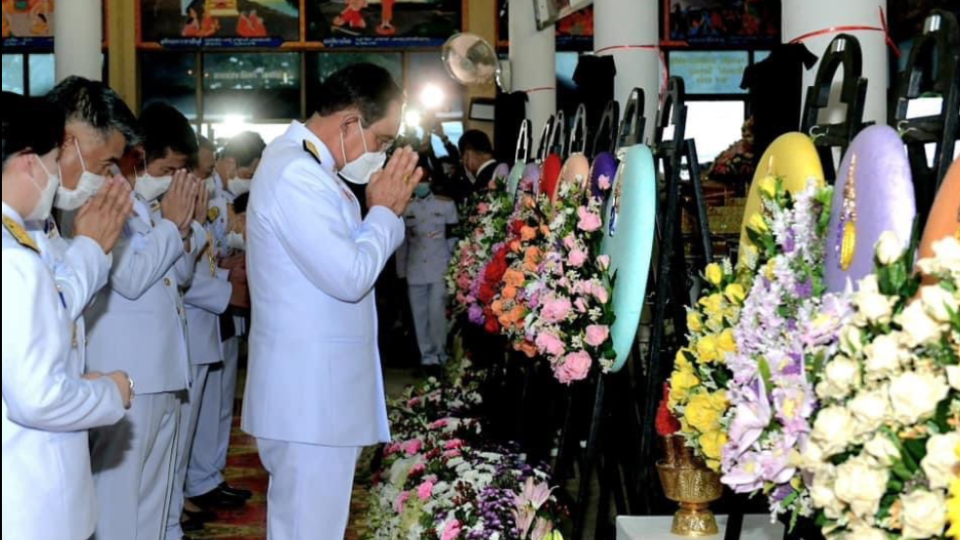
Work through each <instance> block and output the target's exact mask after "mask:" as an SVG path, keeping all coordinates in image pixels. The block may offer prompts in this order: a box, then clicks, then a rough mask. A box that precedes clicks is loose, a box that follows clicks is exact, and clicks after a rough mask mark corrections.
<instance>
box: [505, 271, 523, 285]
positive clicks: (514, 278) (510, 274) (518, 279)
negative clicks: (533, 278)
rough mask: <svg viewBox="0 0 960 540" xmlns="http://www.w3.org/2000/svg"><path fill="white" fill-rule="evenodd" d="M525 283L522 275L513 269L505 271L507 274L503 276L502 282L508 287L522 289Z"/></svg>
mask: <svg viewBox="0 0 960 540" xmlns="http://www.w3.org/2000/svg"><path fill="white" fill-rule="evenodd" d="M525 281H526V279H524V277H523V273H521V272H518V271H516V270H513V269H510V270H507V272H506V273H505V274H503V282H504V283H506V284H507V286H509V287H517V288H519V287H523V284H524V282H525Z"/></svg>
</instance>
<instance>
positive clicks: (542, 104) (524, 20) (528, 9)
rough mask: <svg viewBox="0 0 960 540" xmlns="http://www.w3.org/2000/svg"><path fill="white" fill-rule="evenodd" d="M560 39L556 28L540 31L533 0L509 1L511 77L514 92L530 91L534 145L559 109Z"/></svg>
mask: <svg viewBox="0 0 960 540" xmlns="http://www.w3.org/2000/svg"><path fill="white" fill-rule="evenodd" d="M556 55H557V38H556V30H555V29H554V27H552V26H551V27H550V28H547V29H545V30H543V31H537V20H536V16H535V14H534V6H533V2H532V1H531V0H513V1H511V2H510V77H511V79H512V82H511V87H512V91H514V92H527V96H528V97H529V101H528V103H527V118H529V119H530V121H531V122H533V131H534V134H533V138H534V146H533V148H537V147H538V146H539V144H540V141H539V139H540V133H541V131H542V130H543V124H544V123H545V122H546V121H547V118H549V117H550V115H551V114H555V113H556V112H557V67H556V64H557V60H556Z"/></svg>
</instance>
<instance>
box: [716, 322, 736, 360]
mask: <svg viewBox="0 0 960 540" xmlns="http://www.w3.org/2000/svg"><path fill="white" fill-rule="evenodd" d="M717 349H719V350H720V352H721V353H728V352H729V353H735V352H737V340H736V339H734V337H733V330H731V329H730V328H727V329H726V330H724V331H723V332H722V333H721V334H720V335H719V336H718V337H717ZM720 358H721V359H723V355H722V354H721V355H720Z"/></svg>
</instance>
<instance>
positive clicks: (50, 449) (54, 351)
mask: <svg viewBox="0 0 960 540" xmlns="http://www.w3.org/2000/svg"><path fill="white" fill-rule="evenodd" d="M0 104H2V111H0V123H2V129H0V130H2V140H3V143H2V184H3V195H2V199H3V233H2V235H3V270H2V276H3V360H2V370H3V415H2V417H0V424H2V432H3V459H2V461H3V473H2V474H3V493H4V496H3V515H2V531H3V532H2V535H3V538H11V539H12V538H43V539H47V540H85V539H87V538H89V537H90V535H91V534H92V533H93V531H94V528H95V526H96V523H97V512H98V505H97V499H96V494H95V492H94V489H93V479H92V477H91V474H90V450H89V448H88V446H87V432H86V430H88V429H91V428H95V427H100V426H107V425H111V424H114V423H116V422H117V421H119V420H120V419H121V418H123V414H124V409H125V408H127V407H129V406H130V400H131V398H132V395H133V392H132V387H133V384H132V383H131V381H130V379H129V378H128V377H127V375H126V373H123V372H113V373H110V374H109V375H104V374H100V373H90V374H88V375H86V376H83V375H82V373H83V365H82V364H81V363H80V362H79V361H78V356H77V355H75V354H70V348H71V334H72V320H71V317H70V314H69V313H68V311H67V307H66V305H65V303H64V300H63V297H62V296H61V295H60V294H59V292H58V291H57V286H56V283H55V282H54V279H53V274H52V272H51V269H50V268H49V267H47V266H46V265H45V264H44V261H43V259H41V257H40V255H41V254H40V252H39V247H38V246H37V244H36V243H34V241H33V240H32V239H31V237H30V236H29V234H28V233H27V232H26V230H25V228H24V223H25V220H26V219H30V220H32V221H40V222H42V221H45V220H46V218H47V217H48V216H49V214H50V211H51V207H52V204H53V200H54V197H55V195H56V193H57V188H58V186H59V184H60V181H59V178H58V175H57V173H56V171H57V159H58V157H59V154H60V148H61V146H62V144H63V142H64V117H63V114H62V113H61V112H60V111H59V110H58V109H57V108H56V107H55V106H53V105H52V104H50V103H47V102H44V101H43V100H41V99H39V98H26V97H22V96H19V95H16V94H11V93H8V92H4V93H3V94H2V98H0Z"/></svg>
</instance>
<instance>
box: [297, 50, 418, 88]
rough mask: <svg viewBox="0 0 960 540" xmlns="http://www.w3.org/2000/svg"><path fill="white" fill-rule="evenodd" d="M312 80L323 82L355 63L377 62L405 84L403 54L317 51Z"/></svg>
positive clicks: (399, 81) (400, 82)
mask: <svg viewBox="0 0 960 540" xmlns="http://www.w3.org/2000/svg"><path fill="white" fill-rule="evenodd" d="M313 56H314V58H313V61H312V64H313V65H312V66H310V67H311V68H312V69H314V70H316V71H314V72H312V73H311V74H310V78H311V82H314V81H316V82H323V81H325V80H326V79H327V77H329V76H330V75H333V74H334V73H336V72H337V71H339V70H341V69H343V68H345V67H347V66H349V65H353V64H362V63H367V64H376V65H378V66H380V67H382V68H384V69H386V70H387V71H389V72H390V74H391V75H393V79H394V80H395V81H397V83H398V84H403V55H402V54H400V53H366V52H364V53H339V52H334V53H317V54H315V55H313Z"/></svg>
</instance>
